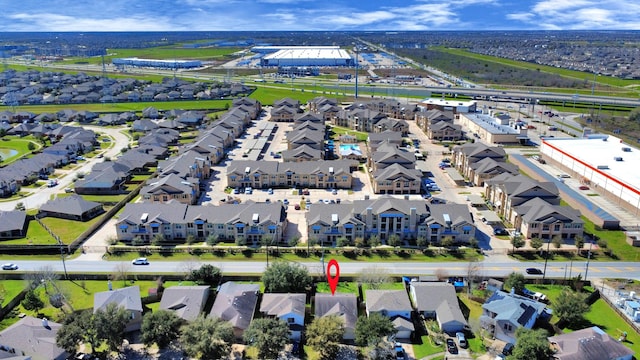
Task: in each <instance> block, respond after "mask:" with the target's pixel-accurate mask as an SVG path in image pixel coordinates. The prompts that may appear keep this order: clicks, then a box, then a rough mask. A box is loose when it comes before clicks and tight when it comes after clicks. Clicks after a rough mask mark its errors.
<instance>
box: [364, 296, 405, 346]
mask: <svg viewBox="0 0 640 360" xmlns="http://www.w3.org/2000/svg"><path fill="white" fill-rule="evenodd" d="M365 297H366V299H367V300H366V306H365V311H366V313H367V316H370V315H371V314H372V313H379V314H381V315H383V316H386V317H388V318H389V319H391V320H392V321H393V323H394V326H395V328H396V331H397V333H396V337H397V338H399V339H408V338H410V337H411V334H412V333H413V331H415V327H414V325H413V323H412V322H411V312H412V311H413V307H412V306H411V301H410V300H409V296H408V295H407V292H406V291H405V290H367V291H366V292H365Z"/></svg>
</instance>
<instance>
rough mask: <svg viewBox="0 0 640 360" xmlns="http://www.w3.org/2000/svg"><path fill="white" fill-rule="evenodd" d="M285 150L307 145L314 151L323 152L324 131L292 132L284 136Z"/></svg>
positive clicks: (305, 130)
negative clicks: (285, 141)
mask: <svg viewBox="0 0 640 360" xmlns="http://www.w3.org/2000/svg"><path fill="white" fill-rule="evenodd" d="M285 137H286V140H287V149H289V150H291V149H295V148H297V147H300V146H303V145H307V146H310V147H311V148H314V149H316V150H321V151H322V150H324V131H316V130H311V129H303V130H293V131H291V132H289V133H288V134H287V135H286V136H285Z"/></svg>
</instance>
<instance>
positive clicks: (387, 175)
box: [373, 164, 422, 181]
mask: <svg viewBox="0 0 640 360" xmlns="http://www.w3.org/2000/svg"><path fill="white" fill-rule="evenodd" d="M373 178H374V179H375V181H383V180H386V181H391V180H400V181H420V179H422V172H421V171H420V170H417V169H407V168H405V167H404V166H402V165H400V164H391V165H390V166H387V167H386V168H384V169H379V170H376V171H374V172H373Z"/></svg>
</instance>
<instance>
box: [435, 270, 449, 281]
mask: <svg viewBox="0 0 640 360" xmlns="http://www.w3.org/2000/svg"><path fill="white" fill-rule="evenodd" d="M434 275H435V276H436V278H438V281H442V280H446V279H447V278H448V277H449V273H448V272H447V270H444V269H437V270H436V272H435V274H434Z"/></svg>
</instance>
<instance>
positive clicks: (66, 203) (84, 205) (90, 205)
mask: <svg viewBox="0 0 640 360" xmlns="http://www.w3.org/2000/svg"><path fill="white" fill-rule="evenodd" d="M95 208H102V204H100V203H98V202H95V201H87V200H85V199H84V198H83V197H82V196H80V195H75V194H74V195H71V196H66V197H58V198H55V199H53V200H49V201H47V202H46V203H45V204H43V205H42V206H41V207H40V211H45V212H53V213H60V214H70V215H75V216H82V214H84V213H86V212H87V211H91V210H93V209H95Z"/></svg>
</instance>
